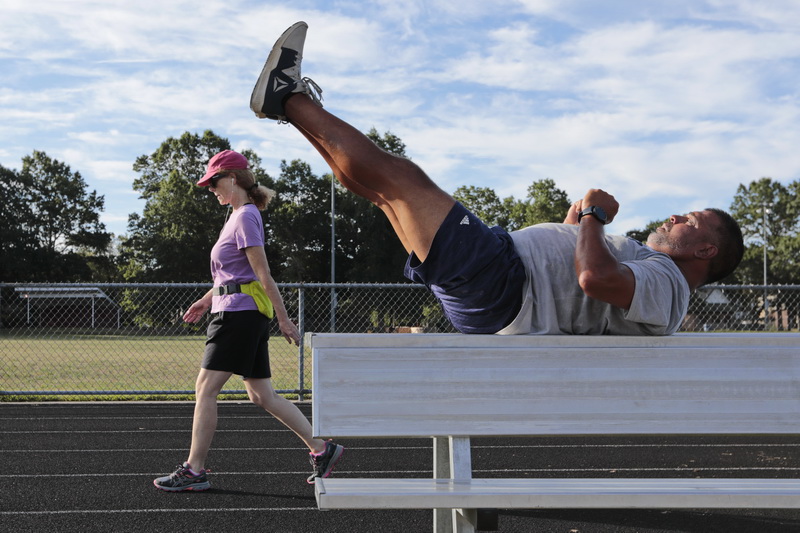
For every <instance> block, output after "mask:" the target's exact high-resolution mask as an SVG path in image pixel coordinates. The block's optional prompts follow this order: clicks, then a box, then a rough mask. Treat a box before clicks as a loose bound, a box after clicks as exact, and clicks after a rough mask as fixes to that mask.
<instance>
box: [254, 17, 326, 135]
mask: <svg viewBox="0 0 800 533" xmlns="http://www.w3.org/2000/svg"><path fill="white" fill-rule="evenodd" d="M306 30H308V24H306V23H305V22H297V23H295V24H293V25H292V26H291V27H290V28H289V29H288V30H286V31H285V32H283V35H281V36H280V38H278V40H277V41H276V42H275V45H274V46H273V47H272V50H271V51H270V53H269V56H268V57H267V62H266V63H265V64H264V68H263V69H262V71H261V75H260V76H259V77H258V80H257V81H256V85H255V87H254V88H253V94H252V95H251V96H250V109H252V110H253V112H254V113H255V114H256V116H257V117H258V118H270V119H272V120H278V121H280V122H286V112H285V111H284V107H283V103H284V102H285V101H286V98H287V97H289V95H291V94H294V93H304V94H307V95H309V96H311V99H312V100H313V101H314V102H315V103H316V104H317V105H319V106H321V105H322V102H321V100H322V89H320V88H319V86H318V85H317V84H316V83H314V82H313V81H312V80H311V79H309V78H301V77H300V62H301V61H302V60H303V45H304V44H305V40H306Z"/></svg>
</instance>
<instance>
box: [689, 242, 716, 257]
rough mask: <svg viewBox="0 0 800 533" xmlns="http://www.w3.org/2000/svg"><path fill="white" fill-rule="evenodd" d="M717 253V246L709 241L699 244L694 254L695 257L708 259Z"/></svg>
mask: <svg viewBox="0 0 800 533" xmlns="http://www.w3.org/2000/svg"><path fill="white" fill-rule="evenodd" d="M718 253H719V248H717V247H716V246H715V245H713V244H711V243H708V242H706V243H703V244H701V245H700V246H699V247H698V248H697V249H696V250H695V251H694V256H695V257H696V258H697V259H704V260H706V261H708V260H709V259H713V258H715V257H716V256H717V254H718Z"/></svg>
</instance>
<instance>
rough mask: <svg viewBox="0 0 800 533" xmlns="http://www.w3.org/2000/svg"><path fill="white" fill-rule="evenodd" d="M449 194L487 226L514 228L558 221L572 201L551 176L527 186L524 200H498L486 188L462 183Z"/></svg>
mask: <svg viewBox="0 0 800 533" xmlns="http://www.w3.org/2000/svg"><path fill="white" fill-rule="evenodd" d="M453 197H454V198H455V199H456V200H458V201H459V202H461V203H462V204H464V206H465V207H466V208H467V209H469V210H470V211H472V212H473V213H475V215H476V216H477V217H478V218H480V219H481V220H483V221H484V222H485V223H486V224H487V225H489V226H500V227H502V228H504V229H505V230H506V231H514V230H517V229H520V228H524V227H527V226H532V225H534V224H542V223H544V222H562V221H563V220H564V217H565V216H566V215H567V210H568V209H569V208H570V206H571V205H572V203H571V202H570V201H569V197H568V196H567V193H566V192H564V191H563V190H561V189H559V188H558V187H556V183H555V181H553V180H552V179H549V178H547V179H543V180H537V181H534V182H533V183H531V184H530V185H529V186H528V194H527V196H526V198H525V199H524V200H517V199H516V198H514V197H513V196H509V197H508V198H504V199H503V200H500V198H499V197H498V196H497V193H495V192H494V190H492V189H491V188H489V187H475V186H473V185H470V186H462V187H459V188H458V189H456V191H455V192H454V193H453Z"/></svg>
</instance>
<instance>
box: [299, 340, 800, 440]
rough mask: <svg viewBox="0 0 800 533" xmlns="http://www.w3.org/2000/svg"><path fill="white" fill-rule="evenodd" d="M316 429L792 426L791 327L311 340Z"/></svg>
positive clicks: (798, 410) (794, 355) (349, 433)
mask: <svg viewBox="0 0 800 533" xmlns="http://www.w3.org/2000/svg"><path fill="white" fill-rule="evenodd" d="M310 342H311V347H312V352H313V364H314V368H313V404H312V405H313V426H314V434H315V435H316V436H321V437H424V436H501V435H592V434H595V435H603V434H609V435H612V434H613V435H620V434H631V435H633V434H796V433H800V335H798V334H782V333H778V334H768V333H764V334H744V333H733V334H716V333H709V334H679V335H673V336H669V337H599V336H598V337H578V336H497V335H459V334H312V335H311V340H310Z"/></svg>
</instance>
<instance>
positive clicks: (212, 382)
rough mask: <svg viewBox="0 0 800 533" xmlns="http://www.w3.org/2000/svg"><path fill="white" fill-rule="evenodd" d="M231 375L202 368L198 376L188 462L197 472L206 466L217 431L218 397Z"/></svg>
mask: <svg viewBox="0 0 800 533" xmlns="http://www.w3.org/2000/svg"><path fill="white" fill-rule="evenodd" d="M231 375H232V374H231V372H220V371H218V370H208V369H205V368H201V369H200V374H198V376H197V384H196V388H195V390H196V393H195V394H196V396H197V401H196V403H195V406H194V421H193V422H192V446H191V449H190V450H189V459H188V460H187V462H188V463H189V465H190V466H191V467H192V470H194V471H195V472H199V471H200V470H203V469H204V468H205V466H206V457H208V450H209V449H210V448H211V441H212V439H213V438H214V432H216V430H217V396H218V395H219V392H220V391H221V390H222V387H224V386H225V383H227V381H228V379H230V377H231Z"/></svg>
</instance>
